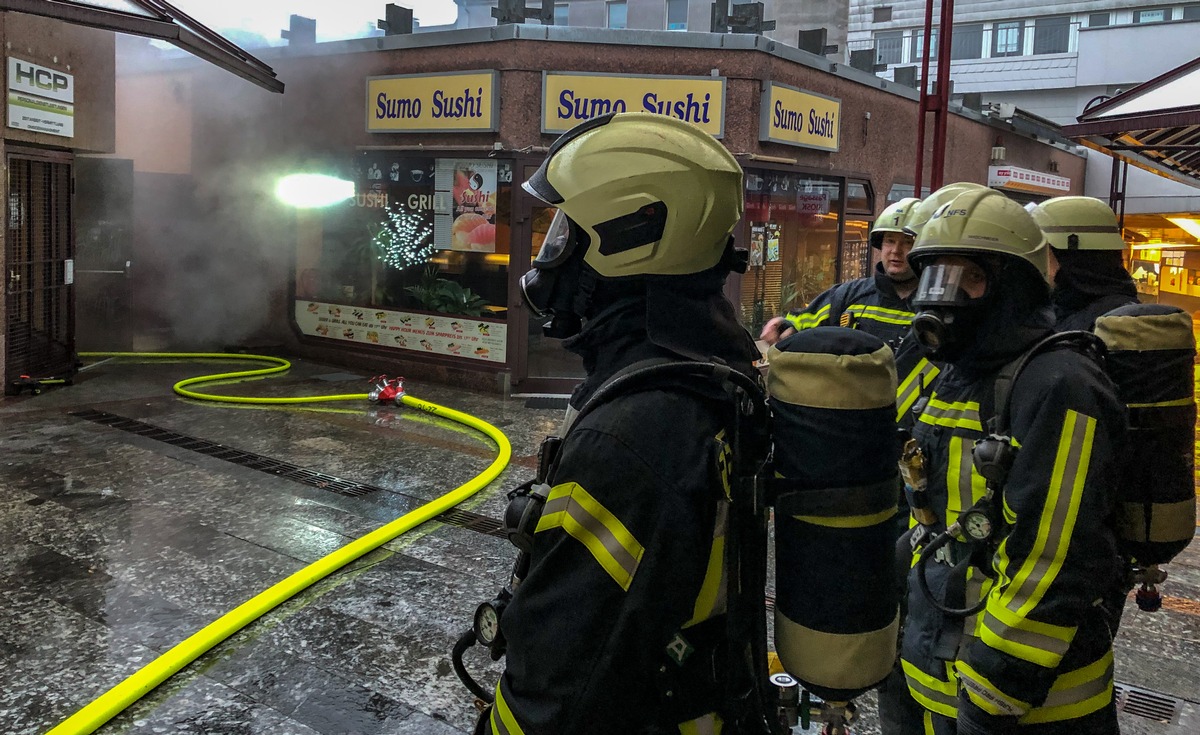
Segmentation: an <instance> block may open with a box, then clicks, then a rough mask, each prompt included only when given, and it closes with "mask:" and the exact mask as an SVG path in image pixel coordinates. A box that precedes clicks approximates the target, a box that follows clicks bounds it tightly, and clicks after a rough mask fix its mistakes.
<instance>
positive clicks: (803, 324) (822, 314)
mask: <svg viewBox="0 0 1200 735" xmlns="http://www.w3.org/2000/svg"><path fill="white" fill-rule="evenodd" d="M784 318H785V319H787V320H788V321H789V322H791V323H792V326H793V327H795V328H796V329H797V330H800V329H812V328H813V327H819V326H821V324H822V323H823V322H824V321H825V320H826V319H828V318H829V304H825V305H824V306H822V307H821V308H820V309H817V311H816V313H813V314H807V313H805V312H800V313H799V314H788V315H787V316H785V317H784Z"/></svg>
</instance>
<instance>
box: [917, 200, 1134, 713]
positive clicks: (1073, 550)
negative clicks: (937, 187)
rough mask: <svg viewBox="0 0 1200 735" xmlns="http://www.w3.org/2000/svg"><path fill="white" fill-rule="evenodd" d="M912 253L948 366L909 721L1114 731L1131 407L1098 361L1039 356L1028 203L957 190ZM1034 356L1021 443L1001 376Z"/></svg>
mask: <svg viewBox="0 0 1200 735" xmlns="http://www.w3.org/2000/svg"><path fill="white" fill-rule="evenodd" d="M935 196H936V194H935ZM909 261H910V262H911V263H912V265H913V268H914V270H916V271H917V273H918V278H919V281H918V285H917V289H916V292H915V294H914V296H913V305H914V307H915V308H916V310H917V313H916V316H915V318H914V320H913V328H914V331H915V332H916V335H917V337H918V339H920V340H921V342H922V344H924V345H925V347H926V348H927V349H928V350H929V352H930V354H931V356H932V357H933V358H934V359H937V360H938V361H939V362H941V363H943V364H944V365H945V369H944V370H943V372H942V375H941V377H940V379H939V382H938V384H937V387H936V389H935V390H934V392H933V393H932V395H931V396H930V398H929V400H928V401H927V403H925V405H924V407H923V410H922V412H921V413H920V415H919V416H918V418H917V421H916V425H915V428H914V430H913V435H914V440H915V442H916V445H917V446H918V447H919V449H920V454H921V455H922V457H923V463H924V468H925V472H926V476H925V478H924V481H923V482H921V483H919V484H920V485H921V486H922V487H923V488H924V490H923V491H924V492H925V493H927V494H928V498H927V499H926V501H921V503H920V504H921V505H924V506H925V507H928V508H929V509H930V510H931V511H932V516H927V520H928V521H929V522H928V523H927V524H925V525H921V526H919V527H918V528H917V532H916V534H915V540H914V564H913V567H912V569H911V570H910V573H909V585H908V588H909V593H908V610H909V613H908V619H907V621H906V623H905V629H904V637H903V642H902V651H901V659H902V661H901V663H902V667H903V670H904V674H905V676H906V678H907V680H908V685H909V690H910V692H911V693H912V696H913V698H914V699H916V700H917V702H919V703H920V704H921V705H922V707H923V708H924V710H925V711H924V712H923V713H921V715H920V716H921V717H922V718H923V722H921V723H910V725H913V726H914V728H915V727H921V728H923V731H924V732H926V733H933V734H934V735H1004V734H1006V733H1007V734H1011V733H1020V734H1021V735H1050V734H1058V733H1070V734H1071V735H1093V734H1095V735H1100V734H1101V733H1105V734H1111V733H1115V732H1117V721H1116V713H1115V708H1114V699H1113V658H1112V657H1113V651H1112V633H1111V631H1112V630H1113V627H1114V624H1115V620H1116V618H1117V615H1118V613H1119V610H1120V608H1121V605H1122V603H1123V601H1124V595H1123V583H1124V581H1123V572H1122V562H1121V559H1120V557H1119V556H1118V553H1117V548H1116V541H1115V538H1114V535H1113V532H1112V530H1111V529H1110V527H1109V526H1108V525H1107V523H1106V519H1107V518H1108V517H1109V516H1110V515H1111V514H1112V513H1113V509H1114V503H1115V490H1116V485H1115V483H1116V479H1117V474H1118V473H1117V469H1118V467H1117V464H1116V462H1117V460H1116V458H1117V457H1119V456H1120V452H1121V451H1122V450H1123V446H1124V438H1125V426H1126V423H1125V415H1124V411H1123V407H1122V406H1121V405H1120V404H1119V402H1118V401H1117V398H1116V396H1115V393H1114V389H1113V387H1112V384H1111V383H1110V382H1109V380H1108V378H1107V377H1106V376H1105V375H1104V373H1103V372H1102V370H1101V367H1100V365H1099V364H1098V362H1097V361H1096V360H1095V359H1094V357H1092V356H1090V355H1088V354H1085V353H1084V352H1083V351H1081V350H1077V349H1073V348H1069V347H1064V348H1061V349H1047V350H1045V351H1042V350H1040V349H1039V350H1038V351H1035V352H1032V353H1030V352H1029V351H1030V349H1031V347H1032V346H1034V345H1035V344H1038V343H1040V342H1041V341H1042V340H1044V339H1045V338H1046V337H1047V336H1049V335H1050V334H1052V331H1053V327H1054V314H1053V311H1052V310H1051V308H1050V306H1051V301H1050V291H1049V288H1048V286H1047V283H1046V273H1047V244H1046V240H1045V237H1044V235H1043V234H1042V232H1041V231H1040V230H1039V228H1038V226H1037V224H1036V223H1035V222H1034V221H1033V219H1032V218H1031V216H1030V215H1029V213H1027V212H1026V211H1025V210H1024V209H1022V208H1021V207H1020V206H1019V205H1018V204H1016V203H1015V202H1013V201H1011V200H1009V199H1007V198H1006V197H1004V196H1003V195H1002V194H1000V193H998V192H994V191H987V190H979V189H974V190H968V191H963V192H961V193H958V194H957V195H956V196H954V197H953V198H952V199H950V200H949V201H947V202H946V203H945V204H943V205H942V206H941V207H940V208H938V209H937V210H936V211H935V212H934V213H933V215H932V217H931V218H930V220H929V221H928V222H927V223H926V224H925V225H924V227H922V229H921V232H920V235H919V236H918V237H917V241H916V243H915V245H914V247H913V249H912V252H911V253H910V255H909ZM1027 353H1028V354H1032V355H1033V356H1032V357H1031V358H1029V359H1028V361H1027V363H1026V364H1025V365H1024V367H1023V368H1022V369H1021V370H1020V371H1019V372H1018V373H1016V374H1017V377H1016V379H1015V380H1014V381H1013V382H1012V383H1011V386H1010V390H1009V391H1008V392H1007V398H1008V400H1007V401H1006V403H1007V405H1008V413H1007V414H1006V416H1007V426H1008V429H1009V435H1007V436H1002V437H1000V436H992V437H990V438H989V437H988V435H989V421H990V419H991V418H992V417H993V416H995V415H996V412H997V410H998V408H997V406H996V405H995V404H996V402H997V401H996V395H997V394H996V393H995V392H994V391H996V389H997V385H998V383H997V381H998V380H1001V381H1003V377H1002V375H1003V374H1006V373H1008V371H1011V370H1013V367H1012V366H1013V365H1014V362H1017V361H1019V360H1020V359H1021V358H1022V356H1023V355H1026V354H1027ZM999 423H1004V422H999ZM999 423H996V422H993V423H991V424H990V425H991V427H996V426H997V425H999ZM981 439H988V441H985V442H980V444H979V445H978V447H977V445H976V442H977V441H979V440H981ZM984 449H987V451H984ZM999 468H1002V469H1003V472H998V471H997V470H998V469H999ZM985 477H986V478H987V479H985ZM996 478H999V479H996ZM914 505H916V501H914ZM948 527H949V528H948ZM935 550H936V551H935ZM910 729H913V728H910ZM917 731H921V730H917Z"/></svg>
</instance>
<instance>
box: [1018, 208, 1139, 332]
mask: <svg viewBox="0 0 1200 735" xmlns="http://www.w3.org/2000/svg"><path fill="white" fill-rule="evenodd" d="M1030 214H1032V215H1033V219H1034V221H1036V222H1037V223H1038V226H1039V227H1041V228H1042V232H1043V233H1045V235H1046V239H1047V240H1048V241H1049V242H1050V248H1051V250H1050V255H1051V259H1050V274H1051V283H1052V284H1053V285H1054V294H1053V300H1054V315H1055V317H1056V319H1057V323H1056V325H1055V328H1056V329H1057V330H1058V331H1060V332H1066V331H1069V330H1072V329H1084V330H1087V331H1091V330H1092V328H1093V326H1094V325H1095V323H1096V317H1098V316H1100V315H1102V314H1105V313H1107V312H1109V311H1112V310H1113V309H1116V308H1117V307H1120V306H1125V305H1127V304H1136V303H1137V301H1138V298H1137V287H1136V286H1135V285H1134V283H1133V278H1132V277H1131V276H1130V275H1129V272H1128V271H1127V270H1125V263H1124V261H1123V259H1122V256H1123V255H1124V252H1125V241H1124V240H1123V239H1121V227H1120V225H1119V224H1118V223H1117V216H1116V214H1114V213H1113V211H1112V210H1111V209H1109V207H1108V205H1107V204H1105V203H1104V202H1102V201H1100V200H1099V199H1094V198H1092V197H1055V198H1053V199H1048V200H1046V201H1044V202H1042V203H1041V204H1038V205H1037V206H1036V207H1034V208H1033V209H1032V210H1030Z"/></svg>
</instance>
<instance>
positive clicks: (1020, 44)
mask: <svg viewBox="0 0 1200 735" xmlns="http://www.w3.org/2000/svg"><path fill="white" fill-rule="evenodd" d="M955 32H956V33H957V31H955ZM1024 47H1025V21H1023V20H1010V21H1005V22H1003V23H996V24H995V25H993V26H992V56H993V57H996V56H1020V55H1022V54H1023V53H1024Z"/></svg>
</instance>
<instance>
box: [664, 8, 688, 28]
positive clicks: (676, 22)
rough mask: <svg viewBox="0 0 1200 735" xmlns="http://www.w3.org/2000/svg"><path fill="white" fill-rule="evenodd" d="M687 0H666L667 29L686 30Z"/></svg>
mask: <svg viewBox="0 0 1200 735" xmlns="http://www.w3.org/2000/svg"><path fill="white" fill-rule="evenodd" d="M687 17H688V0H667V30H668V31H686V30H687Z"/></svg>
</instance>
